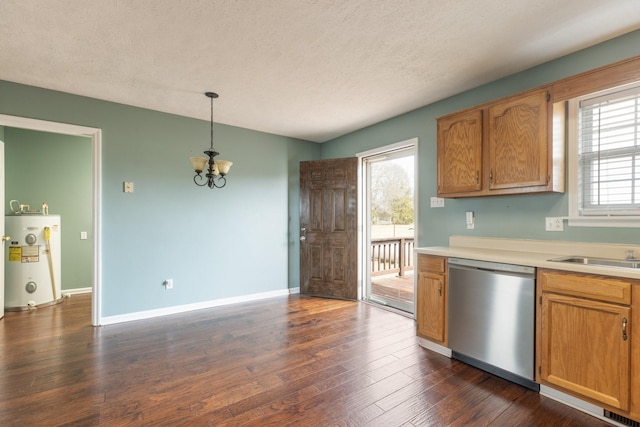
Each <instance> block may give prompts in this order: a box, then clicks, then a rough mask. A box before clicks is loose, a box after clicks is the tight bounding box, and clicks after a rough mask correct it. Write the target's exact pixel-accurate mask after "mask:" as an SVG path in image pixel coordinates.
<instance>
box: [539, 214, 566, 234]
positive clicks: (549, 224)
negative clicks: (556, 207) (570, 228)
mask: <svg viewBox="0 0 640 427" xmlns="http://www.w3.org/2000/svg"><path fill="white" fill-rule="evenodd" d="M544 229H545V231H564V222H563V218H562V217H561V216H548V217H546V218H545V219H544Z"/></svg>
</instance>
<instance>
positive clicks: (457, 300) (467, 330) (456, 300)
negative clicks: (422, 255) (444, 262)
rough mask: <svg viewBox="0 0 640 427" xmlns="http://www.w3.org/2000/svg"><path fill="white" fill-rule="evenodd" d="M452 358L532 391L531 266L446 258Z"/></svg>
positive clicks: (535, 387)
mask: <svg viewBox="0 0 640 427" xmlns="http://www.w3.org/2000/svg"><path fill="white" fill-rule="evenodd" d="M448 264H449V307H448V308H449V310H448V311H449V319H448V320H449V347H450V348H451V351H452V357H453V358H454V359H458V360H460V361H462V362H465V363H468V364H470V365H473V366H476V367H478V368H480V369H483V370H485V371H487V372H490V373H492V374H494V375H498V376H500V377H503V378H505V379H507V380H509V381H513V382H515V383H517V384H520V385H523V386H525V387H528V388H530V389H533V390H539V389H540V386H539V384H537V383H536V382H535V381H534V354H535V351H534V348H535V343H534V336H535V334H534V332H535V268H533V267H526V266H520V265H512V264H500V263H494V262H486V261H477V260H469V259H460V258H449V263H448Z"/></svg>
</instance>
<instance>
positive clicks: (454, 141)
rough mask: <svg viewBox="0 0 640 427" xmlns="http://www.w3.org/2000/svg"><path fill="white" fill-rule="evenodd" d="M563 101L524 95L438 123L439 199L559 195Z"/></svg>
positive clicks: (534, 93)
mask: <svg viewBox="0 0 640 427" xmlns="http://www.w3.org/2000/svg"><path fill="white" fill-rule="evenodd" d="M564 112H565V105H564V103H557V104H555V105H554V104H552V103H551V101H550V95H549V92H548V91H547V90H546V89H539V90H535V91H528V92H524V93H522V94H518V95H514V96H511V97H508V98H504V99H501V100H497V101H494V102H491V103H488V104H483V105H480V106H478V107H474V108H471V109H468V110H464V111H460V112H457V113H453V114H450V115H447V116H444V117H440V118H439V119H438V196H440V197H474V196H490V195H501V194H519V193H540V192H564V169H565V164H564V163H565V162H564Z"/></svg>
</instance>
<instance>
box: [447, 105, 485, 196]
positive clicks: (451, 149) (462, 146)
mask: <svg viewBox="0 0 640 427" xmlns="http://www.w3.org/2000/svg"><path fill="white" fill-rule="evenodd" d="M481 174H482V110H480V109H477V110H471V111H462V112H460V113H456V114H452V115H449V116H446V117H443V118H441V119H438V195H443V194H455V193H468V192H472V191H480V190H482V176H481Z"/></svg>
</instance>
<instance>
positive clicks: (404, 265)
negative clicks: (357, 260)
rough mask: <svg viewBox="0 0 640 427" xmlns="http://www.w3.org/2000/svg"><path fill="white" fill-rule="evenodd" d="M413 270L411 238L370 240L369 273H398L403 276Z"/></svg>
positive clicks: (375, 274) (374, 274)
mask: <svg viewBox="0 0 640 427" xmlns="http://www.w3.org/2000/svg"><path fill="white" fill-rule="evenodd" d="M410 270H413V238H412V237H410V238H390V239H372V240H371V275H372V276H380V275H382V274H392V273H398V276H404V274H405V272H406V271H410Z"/></svg>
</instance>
